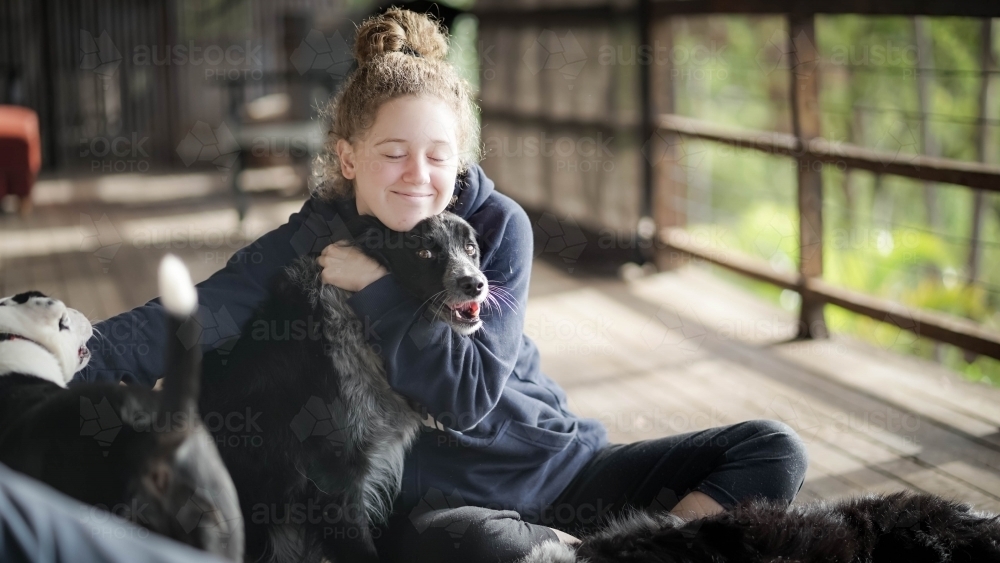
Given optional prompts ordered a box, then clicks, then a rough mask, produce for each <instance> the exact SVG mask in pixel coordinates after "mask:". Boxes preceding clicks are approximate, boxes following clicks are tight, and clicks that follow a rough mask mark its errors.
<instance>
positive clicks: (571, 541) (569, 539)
mask: <svg viewBox="0 0 1000 563" xmlns="http://www.w3.org/2000/svg"><path fill="white" fill-rule="evenodd" d="M549 529H550V530H552V531H553V532H555V533H556V536H557V537H558V538H559V541H561V542H562V543H564V544H566V545H576V544H578V543H580V539H579V538H576V537H573V536H571V535H569V534H567V533H566V532H561V531H559V530H557V529H555V528H549Z"/></svg>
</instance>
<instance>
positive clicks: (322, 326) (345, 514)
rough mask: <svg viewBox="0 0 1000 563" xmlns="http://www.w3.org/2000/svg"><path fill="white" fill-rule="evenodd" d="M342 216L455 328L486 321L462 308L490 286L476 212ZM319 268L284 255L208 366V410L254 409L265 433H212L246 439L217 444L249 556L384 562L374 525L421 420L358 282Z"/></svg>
mask: <svg viewBox="0 0 1000 563" xmlns="http://www.w3.org/2000/svg"><path fill="white" fill-rule="evenodd" d="M347 227H348V228H349V229H350V240H351V241H352V242H353V243H354V244H355V245H356V246H358V247H359V248H360V249H362V251H363V252H364V253H365V254H367V255H368V256H370V257H372V258H374V259H375V260H377V261H378V262H379V263H381V264H382V265H384V266H385V267H386V268H387V269H388V271H390V272H392V273H395V274H397V275H396V280H397V281H398V282H399V283H400V284H401V285H402V286H403V288H404V289H405V290H407V291H408V292H409V293H411V294H412V295H413V296H414V297H416V298H418V299H420V300H421V301H429V302H430V303H431V305H432V306H431V307H429V308H428V309H427V310H428V311H431V312H432V313H431V314H436V315H438V316H439V317H440V318H442V319H444V320H446V321H448V322H449V323H453V324H452V327H453V328H455V330H466V331H467V330H468V329H469V328H470V326H472V325H473V324H474V322H473V320H474V321H475V322H478V318H476V319H473V320H470V319H469V318H468V314H466V315H464V316H461V315H459V314H458V313H455V312H454V311H455V310H458V309H462V307H456V306H455V304H456V303H462V302H464V301H470V300H478V302H481V301H482V299H483V298H484V293H485V292H487V291H488V289H487V288H486V280H485V278H484V277H483V276H482V274H481V273H480V272H479V247H478V245H477V243H476V238H475V232H474V231H473V230H472V228H471V227H470V226H469V225H468V223H466V222H465V221H463V220H462V219H461V218H459V217H458V216H455V215H452V214H450V213H443V214H441V215H440V216H435V217H431V218H429V219H426V220H424V221H422V222H421V223H420V224H418V225H417V226H416V227H415V228H414V229H413V230H411V231H410V232H408V233H395V232H392V231H390V230H388V229H387V228H386V227H384V226H383V225H382V224H381V223H380V222H378V221H377V219H374V218H373V217H368V216H361V217H358V218H356V219H353V220H351V221H349V222H348V224H347ZM321 273H322V272H321V269H320V266H319V265H318V264H317V262H316V258H315V256H307V257H303V258H300V259H299V260H298V261H296V262H295V263H294V264H293V265H292V266H290V267H289V268H287V269H286V270H285V272H284V273H283V274H281V275H279V276H278V278H277V280H276V281H275V283H274V285H273V288H272V290H271V295H270V298H269V299H268V300H267V302H265V303H264V304H263V306H262V307H261V308H260V310H259V311H258V312H257V314H256V315H255V317H254V319H253V320H252V321H251V322H250V325H249V326H248V328H247V329H246V331H244V334H243V335H242V336H241V337H240V339H239V341H238V342H237V343H236V345H235V347H233V349H232V352H231V353H229V354H228V355H227V356H226V357H225V358H224V359H225V362H224V365H223V362H222V359H223V358H222V357H221V356H218V357H216V359H215V363H214V366H213V367H212V368H211V369H209V368H208V367H206V377H205V383H204V385H205V390H204V393H203V395H202V403H201V404H202V410H203V411H204V412H219V413H227V412H238V413H243V412H247V413H249V414H250V415H251V416H254V417H255V420H256V421H257V422H256V424H257V426H258V427H259V428H260V432H261V433H262V436H260V440H259V442H258V443H257V444H256V445H254V444H252V443H250V444H248V443H246V441H245V437H241V436H239V433H240V432H239V431H238V429H237V431H236V432H234V431H232V430H231V429H226V428H222V429H220V430H219V431H218V432H217V433H216V439H217V440H218V441H219V442H220V443H227V442H229V441H230V440H233V443H239V444H240V445H238V446H236V447H229V446H225V447H222V448H221V451H222V454H223V459H224V460H225V462H226V465H227V466H228V467H229V471H230V473H231V474H232V476H233V480H234V482H235V483H236V488H237V490H238V491H239V495H240V499H241V501H242V508H243V514H244V517H245V521H246V522H247V538H248V541H247V554H246V559H247V561H260V560H268V561H277V562H285V561H289V562H290V561H318V560H319V559H320V558H321V557H325V558H326V559H327V560H330V561H332V562H334V563H336V562H354V561H369V560H370V561H376V560H377V555H376V553H375V548H374V543H373V540H372V537H371V533H370V529H369V526H370V525H371V524H375V523H379V522H381V521H383V520H384V518H385V517H386V516H387V515H388V512H389V511H390V506H391V503H392V500H393V498H394V497H395V494H396V493H397V492H398V488H399V485H400V479H401V477H402V465H403V456H404V454H405V452H406V449H407V448H408V447H409V446H410V444H411V443H412V441H413V439H414V438H415V436H416V434H417V432H418V429H419V425H420V423H421V417H420V415H418V414H417V412H416V410H415V409H414V407H415V405H411V404H410V403H409V401H408V400H406V399H405V398H404V397H402V396H401V395H399V394H398V393H396V392H395V391H394V390H393V389H392V388H391V387H389V385H388V383H387V380H386V377H385V372H384V369H383V366H382V362H381V359H380V358H379V356H378V354H377V353H376V352H375V351H373V350H372V349H371V347H370V346H369V345H368V344H367V343H366V341H365V337H366V334H365V332H366V327H365V321H364V320H359V319H357V318H356V316H355V315H354V313H353V311H352V310H351V309H350V307H349V306H348V305H347V303H346V300H347V298H348V297H350V295H351V293H349V292H347V291H344V290H341V289H339V288H337V287H334V286H332V285H325V284H324V283H323V282H322V278H321ZM478 302H477V307H476V308H475V311H473V313H476V314H477V313H478ZM465 309H468V307H465ZM473 316H477V315H473ZM369 322H370V321H369ZM206 363H208V362H206Z"/></svg>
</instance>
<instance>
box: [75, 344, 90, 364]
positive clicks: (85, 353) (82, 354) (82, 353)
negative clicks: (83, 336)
mask: <svg viewBox="0 0 1000 563" xmlns="http://www.w3.org/2000/svg"><path fill="white" fill-rule="evenodd" d="M89 357H90V350H88V349H87V347H86V346H80V349H79V350H77V351H76V358H77V359H78V360H80V361H81V362H82V361H83V360H86V359H87V358H89Z"/></svg>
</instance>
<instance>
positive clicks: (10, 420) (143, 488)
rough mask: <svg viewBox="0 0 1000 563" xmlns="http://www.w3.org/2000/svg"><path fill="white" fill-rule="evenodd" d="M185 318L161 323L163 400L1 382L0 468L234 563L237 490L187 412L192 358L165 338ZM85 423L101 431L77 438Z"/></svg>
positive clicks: (142, 393)
mask: <svg viewBox="0 0 1000 563" xmlns="http://www.w3.org/2000/svg"><path fill="white" fill-rule="evenodd" d="M161 290H162V288H161ZM39 295H41V294H39ZM186 320H187V319H185V318H179V317H171V319H170V323H169V326H170V328H171V330H170V331H168V334H170V335H171V339H170V341H171V343H170V346H169V355H168V370H167V374H166V376H165V380H164V390H163V392H154V391H152V390H151V389H144V388H138V387H131V386H129V387H126V386H122V385H117V384H100V383H89V384H82V385H78V386H74V387H72V388H69V389H67V388H64V387H61V386H59V385H57V384H55V383H53V382H51V381H46V380H44V379H41V378H38V377H35V376H33V375H31V374H24V373H10V374H6V375H3V376H0V462H2V463H4V464H6V465H8V466H9V467H11V468H12V469H15V470H17V471H20V472H22V473H25V474H27V475H29V476H31V477H34V478H36V479H38V480H40V481H43V482H45V483H47V484H49V485H51V486H52V487H54V488H56V489H58V490H60V491H62V492H63V493H66V494H68V495H70V496H72V497H75V498H77V499H79V500H81V501H84V502H86V503H89V504H93V505H96V506H99V507H102V508H104V509H107V510H111V511H113V512H114V513H115V514H117V515H118V516H121V517H124V518H126V519H128V520H131V521H132V522H134V523H136V524H139V525H141V526H144V527H145V528H148V529H150V530H152V531H154V532H158V533H160V534H163V535H165V536H169V537H171V538H174V539H176V540H179V541H182V542H184V543H187V544H190V545H192V546H194V547H198V548H201V549H205V550H207V551H209V552H212V553H215V554H218V555H221V556H224V557H228V558H230V559H233V560H240V559H241V558H242V554H243V523H242V517H241V515H240V512H239V502H238V500H237V498H236V491H235V488H234V487H233V484H232V481H231V480H230V479H229V474H228V473H227V472H226V470H225V467H224V465H223V464H222V460H221V459H220V457H219V454H218V451H217V450H216V448H215V445H214V444H213V443H212V440H211V437H210V435H209V434H208V432H206V431H205V429H204V427H203V426H202V424H201V420H200V418H199V417H198V414H197V410H196V403H197V395H198V378H199V375H200V372H199V367H200V361H201V352H200V349H199V348H198V347H197V346H194V347H192V348H191V349H185V347H184V346H183V345H182V343H181V342H180V341H179V339H178V338H176V337H175V336H174V335H176V334H177V331H178V329H179V328H180V326H181V324H182V323H183V322H185V321H186ZM91 415H96V416H97V417H98V418H97V419H96V420H95V419H92V418H91ZM85 419H86V421H88V422H90V423H98V424H99V425H100V427H101V429H102V430H103V431H104V432H103V433H98V434H96V436H95V434H94V433H92V432H83V431H82V427H83V426H84V422H85ZM116 427H117V428H118V430H117V431H115V428H116ZM95 438H98V439H100V440H101V441H102V442H104V444H101V443H100V442H99V441H98V439H95ZM92 516H93V517H94V518H95V521H100V520H101V516H100V514H98V513H97V512H94V514H93V515H92Z"/></svg>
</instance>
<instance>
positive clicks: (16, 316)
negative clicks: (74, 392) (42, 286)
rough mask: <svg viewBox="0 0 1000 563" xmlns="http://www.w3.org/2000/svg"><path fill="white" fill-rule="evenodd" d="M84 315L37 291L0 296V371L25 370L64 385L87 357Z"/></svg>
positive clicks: (87, 323) (88, 333)
mask: <svg viewBox="0 0 1000 563" xmlns="http://www.w3.org/2000/svg"><path fill="white" fill-rule="evenodd" d="M93 334H94V329H93V327H92V326H91V324H90V321H88V320H87V317H85V316H84V315H83V313H81V312H80V311H77V310H76V309H70V308H69V307H67V306H66V305H65V304H63V302H62V301H59V300H58V299H52V298H51V297H48V296H46V295H45V294H43V293H40V292H38V291H29V292H26V293H19V294H17V295H14V296H12V297H4V298H3V299H0V346H2V347H3V351H2V352H0V375H2V374H5V373H12V372H16V373H24V374H27V375H35V376H38V377H42V378H44V379H48V380H50V381H52V382H54V383H57V384H59V385H62V386H65V385H66V384H67V383H68V382H69V380H70V379H72V378H73V374H75V373H76V372H78V371H80V370H81V369H83V367H84V366H86V365H87V362H89V361H90V351H89V350H87V341H88V340H90V337H91V336H92V335H93Z"/></svg>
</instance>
